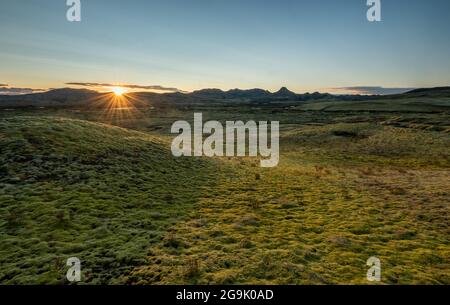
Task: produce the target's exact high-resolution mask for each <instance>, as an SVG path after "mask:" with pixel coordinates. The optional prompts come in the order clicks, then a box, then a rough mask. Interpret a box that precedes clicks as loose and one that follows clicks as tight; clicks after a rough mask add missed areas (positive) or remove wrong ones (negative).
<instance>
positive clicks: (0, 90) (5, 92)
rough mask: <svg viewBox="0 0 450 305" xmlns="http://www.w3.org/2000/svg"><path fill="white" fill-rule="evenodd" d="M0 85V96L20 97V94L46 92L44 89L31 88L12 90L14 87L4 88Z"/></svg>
mask: <svg viewBox="0 0 450 305" xmlns="http://www.w3.org/2000/svg"><path fill="white" fill-rule="evenodd" d="M6 86H7V85H5V86H3V85H2V84H0V95H21V94H31V93H38V92H43V91H47V90H44V89H33V88H14V87H6Z"/></svg>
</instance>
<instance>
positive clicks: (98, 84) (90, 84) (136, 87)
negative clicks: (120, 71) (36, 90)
mask: <svg viewBox="0 0 450 305" xmlns="http://www.w3.org/2000/svg"><path fill="white" fill-rule="evenodd" d="M66 85H72V86H82V87H123V88H128V89H142V90H157V91H167V92H182V90H180V89H178V88H170V87H163V86H158V85H151V86H141V85H134V84H123V85H122V84H121V85H118V84H105V83H74V82H73V83H66Z"/></svg>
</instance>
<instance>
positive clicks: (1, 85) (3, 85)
mask: <svg viewBox="0 0 450 305" xmlns="http://www.w3.org/2000/svg"><path fill="white" fill-rule="evenodd" d="M0 87H8V85H6V84H0Z"/></svg>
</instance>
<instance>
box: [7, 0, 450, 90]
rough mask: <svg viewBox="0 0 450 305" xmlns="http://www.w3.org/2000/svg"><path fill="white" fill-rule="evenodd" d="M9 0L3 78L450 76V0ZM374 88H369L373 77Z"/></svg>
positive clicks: (244, 82) (261, 83)
mask: <svg viewBox="0 0 450 305" xmlns="http://www.w3.org/2000/svg"><path fill="white" fill-rule="evenodd" d="M81 3H82V21H81V22H75V23H70V22H68V21H67V20H66V10H67V6H66V1H65V0H2V1H1V4H0V84H8V85H9V86H11V87H17V88H30V87H31V88H43V89H46V88H55V87H63V86H66V85H65V84H66V83H70V82H79V83H83V82H89V83H110V84H121V83H127V84H139V85H145V86H164V87H174V88H180V89H181V90H187V91H191V90H195V89H200V88H212V87H215V88H221V89H230V88H237V87H238V88H254V87H259V88H265V89H268V90H277V89H278V88H279V87H281V86H287V87H289V88H290V89H291V90H293V91H297V92H305V91H315V90H319V91H332V92H334V91H339V89H336V88H347V89H346V90H347V91H351V90H357V88H353V87H360V86H361V87H370V86H374V87H375V86H376V87H389V88H414V87H431V86H441V85H449V84H450V58H449V54H450V1H448V0H428V1H425V0H410V1H408V0H382V19H383V21H382V22H378V23H370V22H368V21H367V19H366V12H367V9H368V7H367V6H366V0H341V1H336V0H323V1H321V0H305V1H301V0H296V1H288V0H277V1H275V0H272V1H269V0H265V1H263V0H180V1H175V0H158V1H156V0H142V1H140V0H128V1H118V0H117V1H115V0H81ZM366 89H367V88H366Z"/></svg>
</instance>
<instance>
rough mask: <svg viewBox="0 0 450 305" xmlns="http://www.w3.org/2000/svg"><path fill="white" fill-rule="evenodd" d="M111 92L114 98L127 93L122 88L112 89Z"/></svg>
mask: <svg viewBox="0 0 450 305" xmlns="http://www.w3.org/2000/svg"><path fill="white" fill-rule="evenodd" d="M112 91H113V93H114V95H115V96H122V95H123V94H124V93H126V92H127V90H125V88H122V87H113V88H112Z"/></svg>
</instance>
